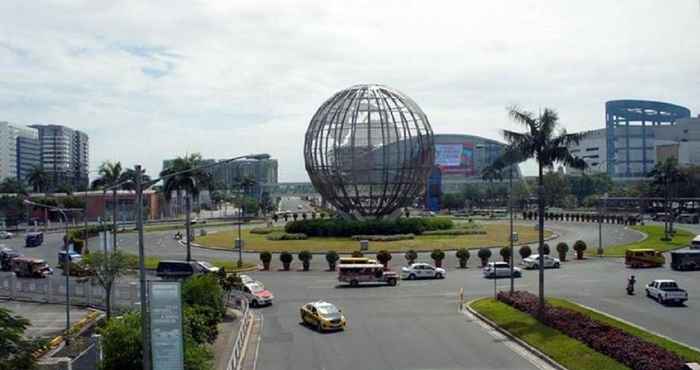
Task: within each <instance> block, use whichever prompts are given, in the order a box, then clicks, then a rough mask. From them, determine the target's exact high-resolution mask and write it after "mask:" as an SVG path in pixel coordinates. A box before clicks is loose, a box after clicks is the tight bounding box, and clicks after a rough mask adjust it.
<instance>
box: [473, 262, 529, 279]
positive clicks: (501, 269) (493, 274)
mask: <svg viewBox="0 0 700 370" xmlns="http://www.w3.org/2000/svg"><path fill="white" fill-rule="evenodd" d="M481 272H482V273H483V274H484V277H486V278H497V277H510V265H509V264H508V262H489V263H488V264H487V265H486V267H484V268H483V269H482V270H481ZM522 275H523V272H522V270H520V269H519V268H517V267H513V277H521V276H522Z"/></svg>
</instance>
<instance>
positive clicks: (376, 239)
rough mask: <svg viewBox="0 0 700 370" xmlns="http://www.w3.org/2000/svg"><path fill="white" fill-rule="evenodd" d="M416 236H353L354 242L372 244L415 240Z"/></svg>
mask: <svg viewBox="0 0 700 370" xmlns="http://www.w3.org/2000/svg"><path fill="white" fill-rule="evenodd" d="M415 238H416V236H415V235H414V234H396V235H353V236H352V237H351V239H352V240H369V241H371V242H394V241H397V240H410V239H415Z"/></svg>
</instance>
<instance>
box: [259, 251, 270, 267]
mask: <svg viewBox="0 0 700 370" xmlns="http://www.w3.org/2000/svg"><path fill="white" fill-rule="evenodd" d="M260 261H262V263H263V270H265V271H270V261H272V253H270V252H260Z"/></svg>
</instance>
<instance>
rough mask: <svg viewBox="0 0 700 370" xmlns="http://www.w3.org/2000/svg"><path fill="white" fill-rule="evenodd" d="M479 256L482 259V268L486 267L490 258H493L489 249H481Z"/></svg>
mask: <svg viewBox="0 0 700 370" xmlns="http://www.w3.org/2000/svg"><path fill="white" fill-rule="evenodd" d="M477 256H479V259H481V267H484V266H486V264H487V263H488V262H489V258H491V250H490V249H488V248H481V249H479V252H477Z"/></svg>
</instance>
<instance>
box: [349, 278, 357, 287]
mask: <svg viewBox="0 0 700 370" xmlns="http://www.w3.org/2000/svg"><path fill="white" fill-rule="evenodd" d="M357 285H358V282H357V280H355V279H353V280H350V286H357Z"/></svg>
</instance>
